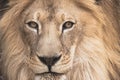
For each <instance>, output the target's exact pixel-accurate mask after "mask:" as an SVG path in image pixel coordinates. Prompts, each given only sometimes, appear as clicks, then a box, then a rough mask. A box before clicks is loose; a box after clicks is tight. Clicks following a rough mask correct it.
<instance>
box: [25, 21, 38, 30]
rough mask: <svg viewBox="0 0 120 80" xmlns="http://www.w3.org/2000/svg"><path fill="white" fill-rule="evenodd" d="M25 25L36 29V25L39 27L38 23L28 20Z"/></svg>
mask: <svg viewBox="0 0 120 80" xmlns="http://www.w3.org/2000/svg"><path fill="white" fill-rule="evenodd" d="M27 25H28V26H29V27H31V28H34V29H38V27H39V25H38V24H37V23H36V22H34V21H30V22H28V23H27Z"/></svg>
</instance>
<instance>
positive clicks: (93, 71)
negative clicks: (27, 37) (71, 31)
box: [0, 0, 120, 80]
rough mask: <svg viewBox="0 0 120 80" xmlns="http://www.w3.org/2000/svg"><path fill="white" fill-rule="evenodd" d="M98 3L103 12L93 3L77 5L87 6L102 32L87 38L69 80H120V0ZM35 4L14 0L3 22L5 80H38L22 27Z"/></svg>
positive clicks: (0, 31) (0, 30)
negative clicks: (29, 61) (23, 39)
mask: <svg viewBox="0 0 120 80" xmlns="http://www.w3.org/2000/svg"><path fill="white" fill-rule="evenodd" d="M87 1H88V2H87ZM96 1H97V2H96V3H95V4H96V5H97V6H99V7H100V8H95V7H94V6H93V5H90V3H89V0H83V1H82V0H76V2H77V3H82V2H83V3H85V4H86V5H81V6H85V9H88V10H89V11H90V12H91V13H92V14H93V16H95V17H96V18H97V19H98V20H99V21H100V22H101V26H98V27H97V28H98V29H99V27H102V28H100V29H99V30H98V32H96V34H92V35H91V34H89V33H87V32H86V35H84V34H83V36H84V41H82V42H81V45H80V46H78V49H79V50H77V56H75V57H74V58H76V59H75V61H74V64H73V70H72V71H71V72H69V73H68V74H67V78H68V80H120V35H119V34H120V25H119V12H118V10H119V9H120V8H119V7H118V6H119V0H96ZM31 3H32V1H30V0H24V1H21V0H18V2H17V0H16V1H14V0H11V1H10V3H9V8H8V10H7V11H6V13H5V14H4V15H2V19H1V20H0V38H1V39H0V44H1V45H2V47H1V49H2V53H1V59H2V62H1V64H2V66H1V67H2V68H1V70H2V74H3V77H4V78H5V80H33V78H34V74H33V72H32V70H31V69H29V68H28V64H27V63H28V62H27V60H26V59H27V58H26V57H27V55H28V54H27V51H28V50H27V48H26V44H25V43H24V42H23V41H22V37H21V33H22V32H21V30H20V28H19V27H18V25H19V26H20V25H22V24H21V23H20V21H21V13H22V11H24V10H25V9H27V7H28V6H30V4H31ZM86 31H87V30H86ZM88 32H89V31H88ZM101 43H102V44H101ZM88 44H89V46H91V47H89V46H88Z"/></svg>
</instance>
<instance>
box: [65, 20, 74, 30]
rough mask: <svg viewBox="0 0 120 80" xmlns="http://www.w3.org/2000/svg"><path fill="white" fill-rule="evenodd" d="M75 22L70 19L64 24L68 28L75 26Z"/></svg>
mask: <svg viewBox="0 0 120 80" xmlns="http://www.w3.org/2000/svg"><path fill="white" fill-rule="evenodd" d="M73 24H74V23H73V22H70V21H68V22H65V23H64V25H63V28H64V29H67V28H71V27H72V26H73Z"/></svg>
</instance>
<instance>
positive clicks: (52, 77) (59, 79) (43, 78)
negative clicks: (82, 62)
mask: <svg viewBox="0 0 120 80" xmlns="http://www.w3.org/2000/svg"><path fill="white" fill-rule="evenodd" d="M35 80H66V77H65V75H64V74H61V73H54V72H45V73H41V74H36V76H35Z"/></svg>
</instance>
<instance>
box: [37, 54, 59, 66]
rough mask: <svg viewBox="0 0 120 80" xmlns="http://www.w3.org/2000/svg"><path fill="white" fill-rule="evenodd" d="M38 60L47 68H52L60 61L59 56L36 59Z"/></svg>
mask: <svg viewBox="0 0 120 80" xmlns="http://www.w3.org/2000/svg"><path fill="white" fill-rule="evenodd" d="M38 58H39V59H40V61H41V62H42V63H43V64H45V65H47V66H53V65H54V64H55V63H57V61H59V60H60V58H61V55H60V56H57V57H56V56H53V57H38Z"/></svg>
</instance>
